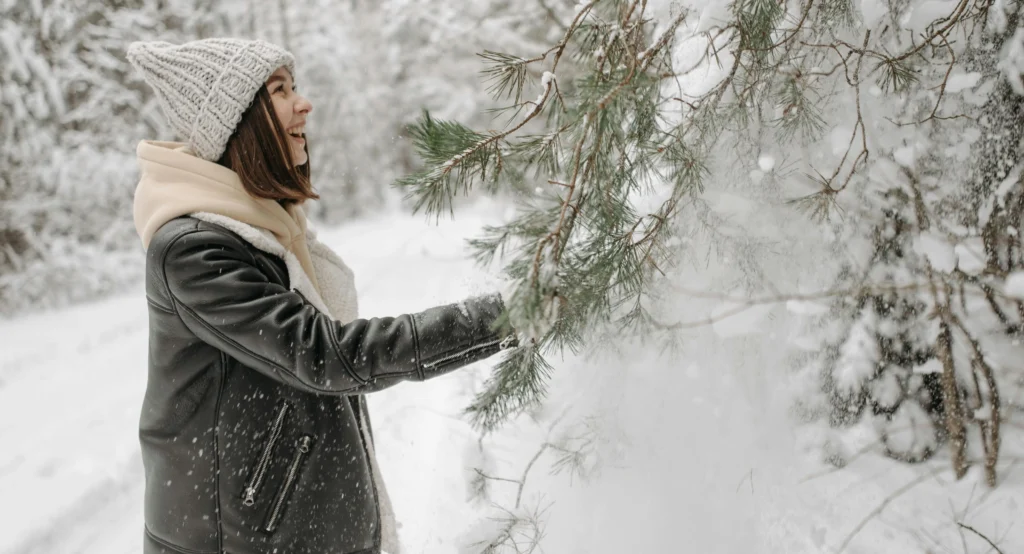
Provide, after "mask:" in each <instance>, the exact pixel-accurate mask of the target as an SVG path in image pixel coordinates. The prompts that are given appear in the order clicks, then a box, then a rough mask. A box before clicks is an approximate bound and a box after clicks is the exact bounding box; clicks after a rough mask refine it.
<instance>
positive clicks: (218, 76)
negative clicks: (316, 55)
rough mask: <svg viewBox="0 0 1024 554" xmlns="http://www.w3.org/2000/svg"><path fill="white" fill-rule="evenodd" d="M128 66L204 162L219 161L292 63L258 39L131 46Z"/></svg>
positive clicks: (279, 50) (292, 69) (289, 57)
mask: <svg viewBox="0 0 1024 554" xmlns="http://www.w3.org/2000/svg"><path fill="white" fill-rule="evenodd" d="M127 57H128V61H130V62H131V63H132V65H133V66H135V69H137V70H139V72H140V73H142V77H143V78H144V79H145V80H146V83H148V84H149V86H151V87H153V89H154V90H155V91H156V93H157V98H158V99H159V100H160V106H161V107H162V108H163V110H164V115H166V116H167V119H168V121H170V123H171V125H172V126H173V127H174V129H175V130H177V131H178V132H179V133H180V134H181V135H182V138H184V140H185V142H187V143H188V145H189V146H191V147H192V150H193V151H195V153H196V154H197V155H198V156H199V157H200V158H203V159H204V160H208V161H211V162H212V161H217V160H218V159H219V158H220V157H221V155H222V154H223V153H224V148H225V147H226V146H227V144H228V139H229V138H231V134H232V133H233V132H234V131H235V127H237V126H238V122H239V121H241V119H242V114H243V113H244V112H245V110H246V109H248V108H249V106H250V105H251V104H252V100H253V98H254V97H255V96H256V93H257V92H258V91H259V89H260V87H262V86H263V85H264V84H265V83H266V80H267V78H268V77H270V74H271V73H273V72H274V71H277V68H279V67H282V66H284V67H286V68H288V71H290V72H291V73H292V75H294V74H295V58H294V57H293V56H292V55H291V53H290V52H288V51H287V50H285V49H283V48H281V47H279V46H277V45H274V44H271V43H269V42H264V41H262V40H243V39H236V38H211V39H204V40H195V41H192V42H186V43H184V44H181V45H175V44H171V43H169V42H162V41H153V42H133V43H131V44H130V45H128V52H127Z"/></svg>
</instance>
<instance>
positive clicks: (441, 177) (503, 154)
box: [395, 0, 1024, 484]
mask: <svg viewBox="0 0 1024 554" xmlns="http://www.w3.org/2000/svg"><path fill="white" fill-rule="evenodd" d="M1019 4H1020V2H1004V3H992V2H969V1H966V0H965V1H960V2H952V3H949V4H943V7H944V8H949V10H945V9H938V8H937V7H936V3H929V2H924V1H917V0H911V1H891V2H882V3H874V4H872V6H873V7H872V6H868V7H864V6H856V5H855V3H853V2H851V1H849V0H839V1H830V2H822V1H817V0H802V1H800V2H792V3H780V2H775V1H771V0H736V1H734V2H728V3H725V2H719V3H714V4H713V5H709V6H707V7H706V8H705V9H704V10H703V12H692V13H691V12H688V11H687V10H685V9H683V8H682V7H680V6H678V5H676V4H673V3H668V2H657V1H650V2H648V1H646V0H595V1H590V2H580V3H578V4H577V5H576V7H575V10H574V12H573V13H572V14H571V17H569V18H568V24H567V26H566V31H565V33H564V36H563V38H562V39H561V40H560V41H558V42H557V43H555V44H553V45H552V46H551V48H550V49H548V50H546V51H543V52H532V53H504V52H503V53H498V52H490V51H488V52H484V53H482V54H481V56H482V59H483V61H484V62H485V63H486V64H487V66H486V68H485V69H484V70H483V73H484V76H485V77H487V78H489V80H490V83H491V89H490V90H491V91H492V92H493V93H494V94H495V95H496V97H498V98H501V99H504V100H505V101H506V104H507V109H505V110H503V111H501V112H499V113H500V114H502V115H504V116H505V118H504V119H503V120H502V122H501V123H500V126H499V129H497V130H486V131H483V130H476V129H472V128H469V127H467V126H465V125H462V124H460V123H458V122H455V121H446V120H438V119H436V118H434V117H432V116H430V114H424V115H423V116H422V118H421V119H420V120H419V121H418V123H417V124H416V126H415V127H414V132H413V134H412V139H413V140H414V143H415V145H416V147H417V149H418V151H419V153H420V155H421V157H422V159H423V161H424V165H425V168H424V169H423V170H422V171H419V172H417V173H414V174H411V175H408V176H407V177H405V178H402V179H400V180H398V181H396V183H395V185H396V186H397V187H399V188H401V189H402V190H404V191H405V193H406V197H407V199H408V200H410V201H411V203H412V204H413V208H414V210H415V211H421V210H422V211H425V212H426V213H428V214H431V215H435V216H438V217H439V216H440V215H441V214H445V213H448V214H451V213H452V209H453V208H452V200H453V198H454V197H456V196H458V195H461V194H465V193H467V192H468V191H469V190H470V189H473V188H482V189H484V190H505V191H516V192H518V195H517V205H518V212H517V217H516V218H515V219H514V220H513V221H511V222H509V223H507V224H505V225H500V226H491V227H488V228H486V229H485V230H484V233H483V235H482V236H480V237H478V238H476V239H475V240H473V241H472V243H471V246H472V247H473V249H474V251H475V255H476V258H477V260H478V261H480V262H481V263H490V262H491V261H493V260H494V259H495V258H496V257H497V258H499V259H501V260H503V262H504V264H505V265H504V268H503V269H504V272H505V275H506V276H507V277H508V278H509V280H510V281H511V282H512V287H511V294H510V298H509V317H510V318H511V319H512V320H513V322H514V323H515V324H516V325H517V327H519V328H520V329H522V330H523V332H524V334H525V335H526V336H527V337H528V339H529V340H527V341H524V343H523V345H522V346H520V347H519V349H518V350H516V351H515V352H513V353H512V354H511V355H510V356H508V357H507V358H506V359H505V360H503V361H502V362H501V363H500V364H499V365H498V366H497V368H496V370H495V372H494V374H493V376H492V378H491V380H490V381H489V383H488V387H487V389H486V390H485V391H484V392H483V393H482V394H481V395H480V396H479V397H478V398H477V399H476V401H475V402H474V403H473V405H472V406H470V407H469V412H470V413H471V414H472V415H473V417H474V421H475V423H476V424H477V425H479V426H480V427H481V428H483V429H484V430H493V429H494V428H495V427H496V426H497V425H499V424H500V423H501V422H503V421H506V420H507V419H508V418H509V417H511V416H514V415H515V414H517V413H520V412H521V411H523V410H524V409H526V408H527V407H529V406H533V405H536V404H537V403H539V402H541V401H542V399H543V396H544V391H545V382H546V379H547V378H548V376H549V374H550V372H551V371H552V366H551V365H550V364H549V363H548V362H546V361H545V356H546V355H548V354H550V353H552V352H556V351H559V350H564V349H571V350H574V351H575V350H577V349H579V348H581V346H583V345H584V344H585V343H586V342H587V341H588V340H591V339H592V338H593V336H594V333H595V332H596V331H597V330H599V329H607V328H609V327H613V328H618V329H619V330H620V331H621V332H626V333H635V334H645V335H646V334H653V333H662V332H665V331H669V332H670V334H671V332H672V331H679V330H681V329H684V328H686V324H683V323H679V324H664V323H662V322H661V320H660V319H659V317H658V314H657V313H656V312H657V311H656V309H654V307H653V303H654V301H653V299H652V296H651V293H652V290H653V288H654V285H655V284H656V283H657V282H658V280H659V279H660V278H661V276H663V275H664V274H665V272H666V271H667V270H669V269H670V268H671V267H673V265H674V264H675V263H678V262H679V261H680V256H681V255H686V254H685V253H686V250H685V249H683V248H680V246H679V238H680V233H681V230H687V232H689V231H688V230H690V229H693V228H694V227H695V226H697V225H703V226H704V227H705V228H707V232H708V236H710V237H712V241H720V240H722V241H724V240H735V238H732V239H729V238H719V237H718V236H716V234H715V229H714V227H715V223H714V222H713V221H710V222H709V220H706V219H702V218H701V217H699V216H700V215H701V214H704V213H707V212H706V210H705V209H704V206H705V204H704V203H703V202H702V199H701V195H702V193H703V192H704V190H705V188H706V187H709V186H716V187H717V186H723V184H722V178H723V176H724V175H730V176H732V175H735V173H733V172H732V171H733V170H735V169H737V168H738V169H743V168H747V167H750V166H751V165H753V164H754V163H756V162H754V160H758V152H759V151H760V150H761V149H762V148H764V147H765V146H766V145H775V144H782V145H792V147H791V148H792V150H794V151H796V152H798V154H796V155H795V157H796V158H797V159H796V161H795V162H794V165H795V166H796V168H795V169H793V170H792V171H791V172H790V173H789V174H788V175H787V176H784V177H783V178H785V179H788V180H789V181H803V182H809V183H810V186H811V187H812V190H811V192H810V193H809V194H804V195H802V196H799V197H790V198H788V201H789V202H790V204H791V205H792V206H793V207H794V208H797V209H800V210H802V211H803V212H804V213H805V214H806V215H807V216H808V217H809V218H811V219H812V220H815V221H818V222H820V225H821V228H822V229H823V231H825V232H824V233H823V235H824V236H825V237H826V238H823V239H822V241H823V242H827V241H832V244H833V246H834V248H835V250H836V251H837V252H843V255H844V256H848V257H850V258H852V259H853V263H842V264H841V263H838V262H836V261H835V260H822V265H821V271H830V272H833V274H834V276H835V283H836V287H835V289H833V290H830V291H825V292H823V293H821V294H819V295H818V297H819V298H834V299H835V302H834V303H833V306H832V308H833V309H832V310H831V311H830V312H829V313H828V315H827V316H826V317H825V319H826V320H827V322H828V324H829V325H828V327H830V328H831V332H830V333H826V336H825V337H821V339H822V346H823V348H822V350H821V351H820V352H819V353H817V354H815V355H813V356H812V358H813V360H814V362H813V363H812V364H811V365H812V366H813V367H814V368H815V370H814V372H813V373H814V375H815V376H814V378H815V379H818V380H819V384H820V386H821V388H822V390H823V393H824V397H825V398H826V404H827V405H828V406H829V407H828V409H827V410H825V411H824V412H825V414H826V415H829V418H830V421H831V422H832V423H833V424H835V425H840V426H841V425H847V424H849V423H851V421H853V420H859V419H862V418H864V417H877V418H880V421H881V422H883V423H886V424H890V423H894V422H895V423H896V424H898V423H900V422H903V423H906V422H910V423H913V424H914V425H920V426H922V427H923V429H925V431H926V432H927V433H931V436H930V437H925V438H922V439H920V440H918V439H917V438H915V437H910V438H909V439H908V438H906V437H903V438H901V439H899V440H896V438H895V433H896V427H898V426H899V425H895V424H894V425H882V426H881V427H880V434H881V438H882V439H883V442H884V443H886V445H887V448H886V451H887V452H888V453H889V454H890V455H894V456H895V457H897V458H900V459H905V460H908V461H914V460H919V459H924V458H927V457H928V456H930V455H931V454H932V453H934V451H935V450H936V447H937V444H938V443H939V442H940V441H941V440H943V439H944V438H945V437H948V438H949V440H950V445H951V450H950V452H951V454H952V456H951V457H952V462H953V465H954V467H955V468H956V471H957V474H958V475H963V473H964V471H965V467H966V463H967V462H966V459H967V458H966V454H965V448H966V444H967V443H968V440H969V439H968V426H969V425H971V424H975V427H976V428H977V429H978V430H979V431H980V437H979V444H981V445H982V447H983V448H982V450H983V451H984V458H985V465H986V472H987V475H988V479H989V482H990V483H993V484H994V482H995V473H994V471H995V470H994V468H995V460H996V458H997V456H998V450H999V431H998V429H999V419H1000V417H1001V412H1000V403H999V389H1000V387H1001V386H1009V385H1012V384H1013V383H1017V382H1019V379H1017V378H1016V377H1015V374H1014V370H1013V369H1010V368H1007V367H1006V366H1005V365H1004V366H1003V368H1004V369H1003V370H1001V371H1000V369H999V365H998V364H996V363H995V362H994V358H993V355H992V354H991V352H995V351H996V350H997V349H1004V350H1005V349H1009V350H1013V347H1014V346H1015V345H1014V344H1013V343H1012V342H1011V340H1008V339H1007V338H1006V336H1000V335H999V334H998V333H997V334H995V335H993V334H991V333H990V332H988V331H986V330H987V329H989V328H990V327H989V324H990V323H991V321H990V320H992V319H996V320H998V321H1001V322H1002V324H1003V326H1004V328H1005V329H1006V331H1007V332H1012V333H1016V332H1018V331H1017V330H1018V329H1019V327H1020V325H1021V321H1022V320H1024V311H1020V310H1019V306H1020V303H1019V302H1015V301H1014V300H1013V299H1012V298H1010V295H1009V293H1008V292H1007V291H1006V290H1004V289H1005V287H1004V284H1005V280H1006V278H1007V277H1008V276H1009V275H1011V274H1012V273H1013V271H1015V270H1016V269H1017V268H1018V267H1019V264H1018V260H1019V259H1020V249H1019V246H1018V245H1019V241H1018V240H1017V238H1016V237H1017V234H1016V233H1017V231H1016V229H1018V228H1019V226H1018V223H1019V212H1017V211H1015V208H1011V207H1010V205H1008V204H1007V202H1010V201H1012V202H1016V198H1017V196H1016V195H1017V192H1016V191H1018V190H1019V187H1020V185H1019V184H1018V183H1017V181H1016V178H1017V173H1019V169H1017V168H1018V166H1017V165H1016V162H1015V160H1016V159H1017V152H1018V150H1019V141H1013V140H1009V141H1008V140H1007V138H1012V137H1013V136H1016V135H1015V134H1014V133H1016V131H1009V130H1008V129H1004V128H1001V126H1002V127H1005V126H1006V125H1013V124H1012V123H1005V121H1008V120H1009V118H1006V117H1005V115H1003V114H1006V113H1008V112H1009V113H1015V112H1014V111H1013V109H1010V110H1007V108H1008V106H1014V105H1018V104H1019V100H1018V99H1017V96H1016V95H1015V94H1010V93H1009V92H1008V91H1010V89H1011V88H1012V87H1013V86H1014V85H1015V84H1016V86H1017V88H1020V89H1021V90H1022V91H1024V86H1022V85H1020V83H1021V82H1022V79H1021V73H1022V68H1024V64H1022V63H1021V61H1020V60H1024V56H1022V55H1020V53H1019V52H1021V51H1024V46H1022V40H1021V39H1022V38H1024V35H1022V33H1021V32H1020V31H1019V30H1018V29H1017V27H1018V22H1017V17H1016V12H1017V10H1018V8H1019ZM869 8H871V9H869ZM875 8H878V9H875ZM680 39H682V40H685V41H694V40H700V41H701V42H702V44H704V45H705V46H704V47H703V48H698V49H696V50H694V49H692V48H690V49H688V50H686V52H690V53H691V54H693V53H694V52H696V54H693V55H691V56H689V57H685V56H681V55H680V52H682V51H683V48H682V45H681V42H680ZM695 69H700V70H702V71H707V72H708V73H710V75H711V77H710V78H709V80H708V81H707V82H706V83H704V86H703V87H702V88H701V89H700V91H699V92H693V89H694V87H692V86H687V87H684V86H683V84H682V81H683V80H685V79H686V78H687V77H688V76H690V75H691V74H693V73H694V71H695ZM713 70H717V73H716V72H715V71H713ZM689 84H690V85H692V82H691V83H689ZM531 88H532V89H533V90H539V94H538V96H537V97H536V98H535V99H534V98H532V96H531V94H530V92H531V90H530V89H531ZM684 88H686V90H684ZM993 91H995V92H993ZM1018 94H1019V93H1018ZM997 114H998V115H997ZM993 116H998V117H1000V118H1001V122H995V120H994V119H993ZM1017 127H1019V126H1017ZM965 139H966V140H967V141H968V143H967V146H965ZM993 151H999V152H1000V153H1005V154H1004V155H1001V156H996V157H995V159H988V160H986V161H983V162H982V163H981V164H980V166H979V165H978V164H974V163H971V162H972V160H975V159H977V158H978V157H985V156H987V155H988V154H989V153H990V152H993ZM723 157H727V158H729V161H728V162H723V161H722V159H721V158H723ZM730 165H731V166H737V167H736V168H733V167H728V166H730ZM766 165H767V166H770V165H771V164H770V163H769V164H766ZM736 173H738V171H737V172H736ZM968 183H973V184H970V185H968ZM652 198H653V199H654V200H653V205H652ZM1012 205H1016V204H1012ZM1010 213H1012V214H1013V215H1009V214H1010ZM684 215H685V216H694V219H696V220H698V221H692V220H691V219H690V218H687V217H683V216H684ZM1007 217H1009V219H1006V218H1007ZM993 222H997V223H993ZM982 244H983V245H984V248H983V249H979V248H976V247H977V246H978V245H982ZM972 256H973V257H972ZM755 273H756V271H755ZM757 286H758V285H757V283H746V284H745V285H744V287H745V288H746V290H744V292H748V293H749V292H751V290H750V289H752V288H753V289H756V288H757ZM1014 306H1016V308H1014ZM1015 310H1017V311H1015ZM836 326H838V327H840V328H841V329H840V330H839V331H838V332H837V331H835V328H836ZM1018 344H1019V341H1018ZM990 347H991V348H990ZM1017 375H1018V376H1019V370H1017ZM866 405H870V406H871V409H870V410H864V409H863V407H864V406H866ZM869 414H870V415H869ZM897 443H899V444H897Z"/></svg>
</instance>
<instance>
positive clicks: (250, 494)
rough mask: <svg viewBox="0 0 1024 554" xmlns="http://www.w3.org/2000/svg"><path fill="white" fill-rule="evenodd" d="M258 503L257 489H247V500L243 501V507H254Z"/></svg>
mask: <svg viewBox="0 0 1024 554" xmlns="http://www.w3.org/2000/svg"><path fill="white" fill-rule="evenodd" d="M255 503H256V488H255V487H247V488H246V489H245V498H243V499H242V505H243V506H252V505H253V504H255Z"/></svg>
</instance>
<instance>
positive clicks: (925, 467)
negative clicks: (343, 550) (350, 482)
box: [0, 0, 1024, 554]
mask: <svg viewBox="0 0 1024 554" xmlns="http://www.w3.org/2000/svg"><path fill="white" fill-rule="evenodd" d="M217 36H237V37H247V38H262V39H265V40H268V41H272V42H275V43H277V44H280V45H282V46H283V47H285V48H287V49H288V50H290V51H291V52H293V53H294V54H295V58H296V83H298V84H300V86H301V87H302V88H303V91H304V92H303V94H305V95H306V96H307V97H308V98H309V99H310V101H311V102H312V104H313V105H314V110H313V112H312V113H311V114H310V116H309V129H308V131H307V135H308V136H309V137H310V138H309V151H310V156H309V158H310V168H311V171H312V182H313V185H314V187H315V188H316V189H317V191H318V193H319V194H320V196H321V200H320V201H317V202H315V203H313V204H312V205H311V206H309V207H308V208H307V212H308V214H309V218H310V222H311V224H313V225H315V226H316V228H317V229H318V230H319V232H320V234H321V237H322V238H321V240H323V241H324V242H325V243H328V244H330V246H331V247H332V248H334V249H336V250H337V252H338V253H339V254H340V255H341V257H343V258H344V259H345V261H346V262H347V263H348V264H349V265H350V266H351V267H352V268H353V270H354V273H355V279H356V284H357V288H358V291H359V296H360V304H361V306H360V312H361V313H360V317H374V316H384V315H389V316H393V315H398V314H400V313H408V312H411V311H415V310H421V309H425V308H428V307H430V306H433V305H436V304H441V303H446V302H455V301H458V300H460V299H462V298H464V297H466V296H469V295H474V294H481V293H485V292H489V291H492V290H500V291H501V292H502V294H503V295H504V296H505V298H506V302H507V305H508V318H509V320H510V322H511V323H512V324H513V325H514V326H515V327H516V329H518V330H519V331H520V335H521V343H520V345H519V346H518V347H516V348H514V349H512V350H510V351H509V352H507V353H503V354H502V355H501V356H500V357H497V358H493V359H489V360H488V361H486V362H480V363H477V364H474V365H472V366H471V367H469V368H468V369H466V370H463V371H460V372H457V373H453V374H451V375H447V376H444V377H442V378H439V379H437V380H435V381H431V382H430V383H426V384H408V385H406V384H403V385H400V386H398V387H395V388H393V389H388V390H385V391H381V392H378V393H373V394H370V395H368V402H369V406H370V411H371V413H372V414H373V416H374V425H375V430H374V432H375V433H376V434H377V435H379V438H377V439H376V440H377V443H378V446H377V450H378V455H379V456H380V460H381V461H380V463H381V465H382V470H383V471H384V473H385V474H386V475H387V477H388V480H389V483H390V484H389V488H390V490H391V495H392V499H393V502H394V504H395V510H396V514H397V517H398V521H399V522H400V530H399V535H400V537H401V540H402V543H403V548H404V551H405V552H423V553H439V554H440V553H453V554H454V553H458V554H485V553H495V554H498V553H526V552H537V553H540V552H546V553H551V554H570V553H605V552H607V553H613V552H614V553H619V552H658V553H661V552H665V553H676V552H708V553H741V552H742V553H748V552H758V553H771V554H775V553H780V554H781V553H787V554H789V553H794V554H798V553H799V554H802V553H807V554H812V553H813V554H818V553H829V554H843V553H846V554H868V553H871V554H918V553H919V554H946V553H948V554H989V553H996V554H1011V553H1024V464H1022V462H1024V344H1021V341H1022V340H1024V247H1022V242H1021V237H1020V233H1021V232H1022V230H1021V229H1022V218H1024V181H1022V179H1021V177H1022V170H1024V2H1020V1H1018V0H590V1H576V0H503V1H497V0H459V1H442V0H375V1H367V0H306V1H302V2H297V1H289V0H218V1H214V0H117V1H113V0H111V1H106V2H102V1H97V0H0V109H2V111H0V442H2V443H3V444H4V445H5V446H4V447H0V498H3V499H4V501H3V502H0V521H3V522H5V523H4V524H3V525H2V527H3V528H4V529H5V532H4V533H0V554H30V553H31V554H43V553H72V552H81V553H105V554H106V553H112V554H121V553H124V554H128V553H129V552H139V551H140V548H141V546H140V545H141V540H142V528H143V523H142V521H143V520H142V517H143V514H142V487H143V469H142V465H141V461H140V459H139V454H138V434H137V432H138V429H137V425H138V417H139V406H140V403H141V401H142V395H143V391H144V390H145V386H146V369H145V368H146V356H147V343H146V337H147V335H146V324H147V317H146V309H147V306H146V302H145V298H144V297H145V289H144V287H143V277H144V270H145V256H144V253H143V250H142V248H141V245H140V244H139V238H138V236H137V235H136V232H135V229H134V226H133V222H132V200H133V191H134V188H135V186H136V184H137V183H138V179H139V174H138V166H137V164H136V153H135V149H136V145H137V144H138V142H139V141H140V140H143V139H160V140H174V139H178V138H180V137H176V136H175V135H174V132H173V130H172V129H171V128H170V127H169V126H168V125H167V123H166V121H165V119H164V118H163V117H162V115H161V113H160V106H159V105H158V103H157V99H156V97H155V96H154V95H153V94H152V91H151V90H150V89H149V88H148V86H147V85H146V83H145V82H144V81H143V80H142V78H141V77H140V76H139V75H138V74H137V73H135V72H134V71H132V68H131V66H130V65H129V64H128V62H127V61H126V59H125V50H126V48H127V45H128V44H129V43H130V42H132V41H135V40H164V41H168V42H172V43H180V42H185V41H188V40H192V39H197V38H207V37H217Z"/></svg>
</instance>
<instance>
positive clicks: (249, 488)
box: [242, 402, 290, 506]
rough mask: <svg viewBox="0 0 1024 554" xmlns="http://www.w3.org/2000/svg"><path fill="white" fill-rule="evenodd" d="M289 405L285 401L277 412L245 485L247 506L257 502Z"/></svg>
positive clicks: (244, 503) (244, 497)
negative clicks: (261, 451) (265, 442)
mask: <svg viewBox="0 0 1024 554" xmlns="http://www.w3.org/2000/svg"><path fill="white" fill-rule="evenodd" d="M289 407H290V406H289V404H288V403H287V402H285V403H283V404H282V405H281V409H280V410H278V412H277V417H276V418H274V423H273V425H272V426H271V427H270V435H269V436H268V437H267V444H266V445H265V446H264V447H263V453H262V454H260V459H259V461H258V462H256V467H255V468H254V469H253V472H252V477H250V478H249V482H248V483H246V485H245V494H244V496H243V497H242V504H243V505H245V506H252V505H253V504H255V503H256V493H258V492H259V490H260V487H262V486H263V479H264V478H265V477H266V476H267V470H268V469H270V458H271V456H272V455H273V454H274V445H276V444H277V441H278V439H280V438H281V432H282V431H283V430H284V418H285V416H286V415H288V408H289Z"/></svg>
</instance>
